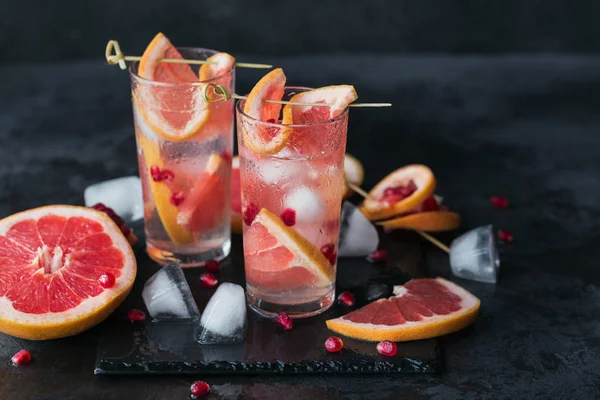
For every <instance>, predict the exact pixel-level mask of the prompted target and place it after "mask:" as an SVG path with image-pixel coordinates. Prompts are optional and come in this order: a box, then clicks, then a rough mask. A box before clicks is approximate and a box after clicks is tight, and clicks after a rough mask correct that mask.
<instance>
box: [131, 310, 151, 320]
mask: <svg viewBox="0 0 600 400" xmlns="http://www.w3.org/2000/svg"><path fill="white" fill-rule="evenodd" d="M127 317H128V318H129V320H130V321H131V322H138V321H143V320H145V319H146V313H145V312H143V311H142V310H135V309H134V310H129V311H127Z"/></svg>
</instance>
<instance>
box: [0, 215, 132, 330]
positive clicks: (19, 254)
mask: <svg viewBox="0 0 600 400" xmlns="http://www.w3.org/2000/svg"><path fill="white" fill-rule="evenodd" d="M108 273H109V274H112V275H113V276H114V277H115V278H116V280H115V283H114V286H112V287H110V288H103V287H102V286H101V285H100V283H99V282H98V278H99V277H100V276H101V275H103V274H108ZM135 275H136V260H135V256H134V255H133V251H132V250H131V246H130V245H129V243H128V242H127V239H126V238H125V236H123V234H122V233H121V230H120V229H119V227H118V226H117V225H116V224H115V223H114V222H113V221H112V220H111V219H110V217H109V216H108V215H106V214H105V213H103V212H100V211H96V210H93V209H90V208H86V207H75V206H63V205H55V206H47V207H40V208H35V209H32V210H28V211H24V212H21V213H18V214H14V215H12V216H10V217H6V218H4V219H3V220H1V221H0V332H3V333H7V334H9V335H13V336H17V337H20V338H24V339H30V340H43V339H55V338H60V337H65V336H71V335H75V334H77V333H79V332H82V331H84V330H86V329H88V328H90V327H92V326H94V325H96V324H98V323H99V322H101V321H103V320H104V319H105V318H106V317H108V315H109V314H110V313H112V312H113V311H114V310H115V309H116V308H117V306H118V305H119V304H121V302H122V301H123V300H124V299H125V297H126V296H127V294H128V293H129V291H130V290H131V287H132V285H133V281H134V279H135Z"/></svg>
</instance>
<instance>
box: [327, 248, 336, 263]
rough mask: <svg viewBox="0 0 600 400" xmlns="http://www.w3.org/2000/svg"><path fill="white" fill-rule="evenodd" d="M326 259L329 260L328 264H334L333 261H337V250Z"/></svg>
mask: <svg viewBox="0 0 600 400" xmlns="http://www.w3.org/2000/svg"><path fill="white" fill-rule="evenodd" d="M327 259H328V260H329V264H331V265H335V262H336V261H337V251H334V252H333V254H331V255H330V256H329V257H328V258H327Z"/></svg>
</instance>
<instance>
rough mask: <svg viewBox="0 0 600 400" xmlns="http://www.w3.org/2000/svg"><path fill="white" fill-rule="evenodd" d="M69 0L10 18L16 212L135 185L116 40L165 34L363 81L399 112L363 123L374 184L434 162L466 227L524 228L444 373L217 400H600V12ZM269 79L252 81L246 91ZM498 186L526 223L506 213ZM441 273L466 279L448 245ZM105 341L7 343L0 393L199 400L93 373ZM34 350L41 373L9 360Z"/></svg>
mask: <svg viewBox="0 0 600 400" xmlns="http://www.w3.org/2000/svg"><path fill="white" fill-rule="evenodd" d="M60 4H61V6H56V5H53V4H52V5H51V4H49V3H46V2H42V1H24V0H23V1H19V2H11V3H10V4H3V8H2V12H0V26H1V27H2V28H3V30H2V35H0V44H1V45H0V50H1V51H0V60H3V61H5V60H7V59H10V60H11V61H14V60H20V61H22V62H20V63H14V64H13V63H6V62H4V63H3V66H0V74H1V76H2V77H3V78H2V83H1V84H0V89H1V90H0V160H1V161H0V216H6V215H8V214H11V213H13V212H16V211H19V210H22V209H26V208H30V207H34V206H38V205H44V204H52V203H72V204H81V202H82V200H83V199H82V192H83V189H84V188H85V187H86V186H87V185H89V184H91V183H93V182H96V181H99V180H103V179H108V178H112V177H117V176H122V175H126V174H133V173H136V171H137V166H136V161H135V141H134V137H133V128H132V116H131V108H130V99H129V81H128V77H127V74H126V73H124V72H122V71H120V70H119V69H118V68H116V67H109V66H106V65H103V61H102V60H101V54H102V53H103V50H104V45H105V42H106V40H107V39H109V38H116V39H118V40H120V41H121V43H122V44H123V48H124V50H125V51H129V49H131V51H130V52H138V53H139V52H141V51H142V50H143V48H144V47H145V44H146V43H147V42H148V41H149V40H150V38H151V37H152V36H153V35H154V33H155V32H156V31H158V30H162V31H164V32H165V33H166V34H167V35H168V36H170V37H171V38H172V39H173V41H174V42H175V43H178V44H179V43H180V44H183V45H198V46H199V45H202V46H206V47H215V48H220V49H223V50H228V51H231V52H232V53H235V55H237V56H239V58H240V59H244V60H250V61H259V62H260V61H265V62H266V61H268V62H272V63H273V64H275V65H277V66H281V67H283V68H284V69H285V71H286V73H287V75H288V77H289V81H290V82H291V83H294V84H305V85H308V86H320V85H324V84H333V83H352V84H354V85H356V88H357V90H358V93H359V95H360V97H361V100H363V101H391V102H393V103H394V107H393V108H392V109H383V110H353V111H352V113H351V117H350V127H349V132H348V135H349V137H348V151H349V152H351V153H353V154H354V155H356V156H357V157H358V158H359V159H361V160H362V161H363V162H364V164H365V167H366V183H365V186H366V187H370V186H371V185H373V184H374V183H376V182H377V181H378V180H379V179H380V178H381V177H382V176H384V175H385V174H386V173H387V172H389V171H391V170H393V169H395V168H397V167H398V166H400V165H403V164H406V163H410V162H422V163H425V164H428V165H430V166H431V167H432V169H433V170H434V172H435V173H436V176H437V177H438V181H439V189H438V192H439V193H440V194H442V195H443V196H444V197H445V198H446V201H447V202H448V203H449V204H450V206H451V207H452V208H454V209H457V210H458V211H459V212H460V213H461V214H462V215H463V217H464V223H463V227H462V228H461V229H462V230H466V229H470V228H473V227H476V226H478V225H481V224H485V223H490V222H492V223H494V224H496V226H498V227H501V228H504V229H507V230H510V231H511V232H512V233H513V234H514V235H515V243H514V244H511V245H506V246H503V247H502V260H503V264H502V268H501V273H502V274H501V277H500V281H499V283H498V284H497V285H486V284H478V283H473V282H467V281H463V280H459V279H455V281H456V282H458V283H459V284H461V285H464V286H465V287H466V288H467V289H469V290H471V291H472V292H473V293H474V294H475V295H477V296H479V297H480V298H481V300H482V309H481V315H480V317H479V318H478V320H477V321H476V322H475V324H474V325H473V327H472V328H470V329H467V330H465V331H463V332H460V333H458V334H454V335H450V336H447V337H445V338H443V344H444V349H445V357H446V372H445V373H444V374H442V375H439V376H383V377H353V378H346V377H320V376H316V377H312V378H306V377H302V378H289V377H279V378H258V377H257V378H237V379H236V378H227V377H220V378H218V377H204V378H205V379H207V380H209V381H210V383H211V384H212V387H213V395H212V396H213V397H212V398H215V399H218V398H222V399H229V398H249V399H271V398H275V399H281V398H284V397H286V398H290V399H311V400H313V399H319V398H328V399H342V398H350V399H360V398H367V399H379V398H394V399H395V398H416V399H436V400H437V399H482V398H486V399H496V398H501V399H503V398H506V399H532V398H552V399H593V398H600V384H599V382H600V359H599V357H598V355H599V353H600V322H599V321H600V309H599V306H598V304H600V290H599V289H598V285H600V272H599V271H600V269H599V267H600V265H599V259H600V257H599V256H600V249H599V247H598V240H599V239H600V205H599V204H600V190H598V187H599V186H600V175H599V171H600V157H599V156H598V155H599V154H600V152H599V150H600V136H598V132H600V113H599V110H600V57H599V56H597V55H596V53H597V52H598V49H599V48H600V45H599V44H600V39H599V28H598V27H597V25H598V24H597V23H596V21H598V20H599V19H598V7H599V6H600V3H599V2H597V1H583V0H580V1H558V0H547V1H542V0H539V1H514V0H512V1H509V0H507V1H503V2H500V1H489V2H481V1H464V2H450V1H442V0H438V1H430V2H411V1H397V2H392V1H389V2H381V1H369V2H352V3H348V2H340V3H339V4H338V5H337V6H334V3H332V2H319V3H318V4H320V5H319V6H315V5H314V4H311V2H302V3H299V2H289V3H285V6H284V5H282V4H281V3H275V2H270V1H266V0H265V1H261V2H245V1H241V0H239V1H235V2H234V1H222V2H218V4H217V3H215V4H208V2H199V1H195V2H186V3H185V4H186V7H187V8H184V7H183V6H182V5H181V4H183V2H180V3H178V4H180V5H169V6H166V4H167V3H166V2H164V3H162V4H161V3H159V2H157V1H153V2H151V1H147V2H139V1H129V2H117V1H116V0H113V1H104V2H74V1H65V2H61V3H60ZM315 4H317V3H315ZM284 17H285V18H287V20H286V19H284ZM292 17H293V18H294V19H293V20H292V19H291V18H292ZM300 22H302V24H300ZM283 28H287V29H283ZM275 32H276V34H275ZM9 44H10V45H9ZM313 52H316V53H318V54H312V53H313ZM374 52H378V53H380V54H378V55H377V56H375V55H373V54H367V53H374ZM423 52H425V53H428V54H415V53H423ZM296 53H298V55H294V54H296ZM332 53H336V54H332ZM357 53H359V54H357ZM398 53H402V54H398ZM431 53H436V54H431ZM442 53H445V54H442ZM457 53H486V54H457ZM565 53H569V54H565ZM65 58H72V59H73V61H65V60H64V59H65ZM79 58H88V59H90V58H91V59H93V60H89V61H74V60H76V59H79ZM32 60H47V61H52V62H51V63H30V62H28V61H32ZM260 74H261V73H260V72H258V71H249V70H243V71H242V70H240V71H238V76H237V82H238V87H239V90H238V92H245V91H247V90H248V89H249V88H250V87H251V86H252V85H253V83H254V82H256V80H257V79H258V78H259V76H260ZM496 193H498V194H503V195H506V196H508V197H509V199H510V201H511V207H510V208H509V209H508V210H505V211H498V210H494V209H492V208H491V207H490V205H489V203H488V197H489V195H491V194H496ZM452 237H453V235H452V234H450V235H447V236H443V237H442V239H443V240H444V241H446V242H449V241H450V240H451V238H452ZM425 262H426V265H427V266H428V267H429V268H430V269H431V270H432V273H433V274H441V275H443V276H449V271H448V266H447V259H446V258H445V257H444V255H443V254H442V253H440V252H438V251H437V250H435V249H432V248H429V251H428V252H427V257H426V259H425ZM100 332H101V328H100V327H99V328H96V329H92V330H91V331H89V332H87V333H84V334H81V335H79V336H77V337H74V338H69V339H62V340H56V341H49V342H43V343H29V342H27V341H22V340H18V339H14V338H11V337H8V336H4V335H0V399H15V400H21V399H52V400H54V399H78V400H79V399H96V398H105V399H121V398H123V399H130V398H144V399H164V398H186V395H187V391H188V387H189V384H190V383H191V381H192V379H193V378H191V377H160V378H144V377H140V378H114V379H113V378H108V379H106V378H99V377H94V376H93V375H92V370H93V365H94V359H95V347H96V343H97V340H98V335H99V334H100ZM24 347H26V348H29V349H31V350H32V353H33V356H34V358H35V360H34V362H33V363H32V364H31V365H29V366H27V367H24V368H14V367H12V366H10V363H9V361H8V360H9V357H10V356H11V355H12V354H14V353H15V352H16V351H17V350H19V349H21V348H24Z"/></svg>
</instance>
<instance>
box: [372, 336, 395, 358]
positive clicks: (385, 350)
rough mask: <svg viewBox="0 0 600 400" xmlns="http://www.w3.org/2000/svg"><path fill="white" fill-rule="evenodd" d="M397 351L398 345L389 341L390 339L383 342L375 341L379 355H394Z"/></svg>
mask: <svg viewBox="0 0 600 400" xmlns="http://www.w3.org/2000/svg"><path fill="white" fill-rule="evenodd" d="M397 351H398V346H396V343H394V342H390V341H387V340H386V341H385V342H379V343H377V352H378V353H379V354H381V355H384V356H388V357H393V356H395V355H396V352H397Z"/></svg>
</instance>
